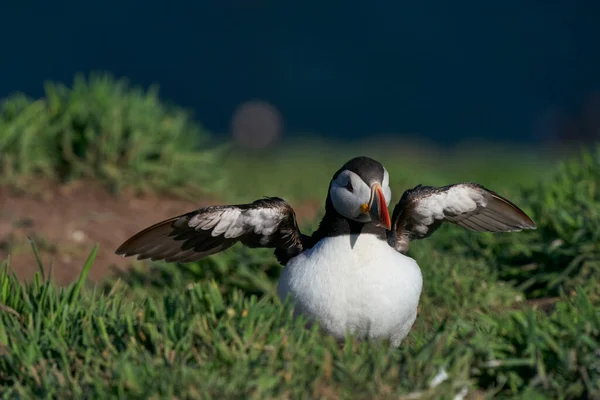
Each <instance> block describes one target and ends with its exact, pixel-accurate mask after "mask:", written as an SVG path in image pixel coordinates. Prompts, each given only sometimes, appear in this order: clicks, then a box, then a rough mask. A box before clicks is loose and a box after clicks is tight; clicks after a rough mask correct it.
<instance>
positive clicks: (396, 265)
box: [277, 234, 423, 346]
mask: <svg viewBox="0 0 600 400" xmlns="http://www.w3.org/2000/svg"><path fill="white" fill-rule="evenodd" d="M422 285H423V278H422V276H421V270H420V268H419V266H418V265H417V263H416V262H415V260H413V259H412V258H410V257H407V256H405V255H403V254H401V253H399V252H397V251H396V250H395V249H393V248H392V247H390V246H389V244H388V243H387V242H385V241H383V240H381V239H379V238H377V237H376V236H374V235H370V234H361V235H343V236H335V237H329V238H324V239H322V240H320V241H319V242H318V243H317V244H316V245H315V246H314V247H313V248H311V249H308V250H306V251H304V252H302V253H300V254H299V255H298V256H296V257H294V258H293V259H291V260H290V261H289V262H288V264H287V265H286V267H285V268H284V269H283V272H282V275H281V277H280V279H279V284H278V290H277V291H278V294H279V297H280V299H281V300H282V301H284V300H285V299H286V297H287V296H288V295H289V296H290V297H291V300H292V302H293V304H294V310H295V312H296V313H302V314H304V315H305V316H306V317H308V318H309V319H311V320H314V319H317V320H318V321H319V322H320V324H321V326H322V327H323V328H324V329H325V330H326V331H328V332H329V333H330V334H331V335H333V336H334V337H336V338H337V339H339V340H343V339H344V337H345V335H346V332H347V331H348V332H351V333H354V334H355V335H357V336H359V337H361V338H367V337H368V338H371V339H389V340H390V341H391V343H392V345H394V346H398V345H400V342H401V341H402V339H404V337H406V335H407V334H408V332H409V331H410V328H411V327H412V325H413V323H414V321H415V318H416V315H417V306H418V304H419V298H420V295H421V289H422Z"/></svg>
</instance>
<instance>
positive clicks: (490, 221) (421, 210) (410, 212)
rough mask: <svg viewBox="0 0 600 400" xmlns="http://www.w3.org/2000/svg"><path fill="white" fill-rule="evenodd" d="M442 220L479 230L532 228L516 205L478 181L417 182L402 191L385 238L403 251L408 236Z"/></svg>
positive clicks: (413, 237)
mask: <svg viewBox="0 0 600 400" xmlns="http://www.w3.org/2000/svg"><path fill="white" fill-rule="evenodd" d="M444 221H449V222H452V223H454V224H457V225H459V226H462V227H465V228H468V229H471V230H474V231H482V232H516V231H520V230H523V229H535V228H536V226H535V223H534V222H533V221H532V220H531V218H529V216H527V214H525V213H524V212H523V211H522V210H521V209H520V208H519V207H517V206H516V205H515V204H513V203H512V202H510V201H509V200H507V199H505V198H503V197H502V196H500V195H499V194H497V193H494V192H492V191H491V190H488V189H486V188H484V187H483V186H481V185H479V184H476V183H459V184H455V185H448V186H443V187H439V188H436V187H431V186H421V185H418V186H416V187H415V188H413V189H410V190H407V191H405V192H404V194H403V195H402V198H401V199H400V201H399V202H398V204H397V205H396V207H395V208H394V212H393V214H392V229H391V231H390V232H389V236H388V240H389V242H390V245H392V246H393V247H394V248H396V250H398V251H400V252H402V253H405V252H406V251H407V250H408V244H409V242H410V241H411V240H416V239H423V238H426V237H428V236H430V235H431V234H432V233H433V232H434V231H435V230H436V229H438V228H439V227H440V225H441V224H442V222H444Z"/></svg>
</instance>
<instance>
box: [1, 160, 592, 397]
mask: <svg viewBox="0 0 600 400" xmlns="http://www.w3.org/2000/svg"><path fill="white" fill-rule="evenodd" d="M295 151H296V153H295V154H300V153H299V152H298V148H296V150H295ZM288 154H290V153H288ZM382 154H383V152H382ZM383 156H384V157H385V154H383ZM274 157H275V156H274ZM298 157H299V158H297V159H296V160H297V162H296V163H295V164H294V165H296V166H297V167H298V168H300V166H302V168H305V169H309V168H313V169H314V171H315V172H314V174H311V175H310V176H311V177H312V178H310V179H306V181H307V182H308V183H303V182H304V180H303V179H294V180H293V181H294V182H296V183H298V182H300V183H299V184H301V185H307V187H306V188H305V189H298V192H296V193H297V196H292V197H293V198H296V199H302V198H303V196H304V192H305V191H306V192H309V191H310V193H312V194H314V193H320V194H322V193H324V189H323V188H322V187H321V186H322V185H323V183H322V182H321V179H325V182H326V181H328V179H329V175H331V173H332V171H333V169H331V167H332V166H334V165H335V167H334V168H337V167H339V165H338V164H339V163H338V161H339V159H341V158H345V157H346V153H344V152H343V151H340V152H339V153H335V155H334V156H332V159H331V160H329V159H327V160H323V159H322V158H319V157H316V156H315V157H314V159H313V158H312V157H305V158H304V159H301V158H300V156H299V155H298ZM389 157H390V158H389V159H388V160H391V161H393V160H392V158H391V156H389ZM517 158H518V157H517ZM309 160H313V164H310V166H309V164H308V163H307V161H309ZM441 162H444V161H443V160H442V161H441ZM482 163H483V164H482ZM485 163H492V161H490V159H487V158H486V159H485V160H483V161H481V162H480V163H479V164H477V163H475V162H473V161H472V160H471V164H470V165H471V169H472V170H471V175H470V176H476V175H477V174H483V172H481V171H482V170H484V168H483V167H482V168H481V169H477V168H474V167H473V166H477V165H479V166H481V165H484V166H485ZM242 164H243V163H242V162H240V164H239V165H242ZM386 164H387V165H394V163H386ZM397 164H399V165H404V166H405V167H410V166H411V165H412V164H411V163H410V162H408V160H404V161H403V162H402V163H397ZM236 165H237V164H230V165H229V168H230V169H231V170H234V169H235V168H238V167H237V166H236ZM253 165H254V164H253ZM256 165H257V169H256V170H255V169H253V171H261V168H266V165H267V163H266V162H263V164H261V162H260V161H256ZM261 165H262V167H261ZM277 165H280V166H281V168H278V169H277V170H276V172H274V173H272V174H270V175H266V176H269V177H270V180H269V185H270V186H268V187H263V188H260V190H259V189H257V188H253V189H252V188H251V190H256V191H257V192H258V191H267V189H270V190H281V191H287V190H288V189H287V188H288V187H286V186H285V185H291V184H290V183H288V182H289V181H290V179H289V176H290V174H293V173H298V170H296V171H293V170H292V169H287V168H288V167H286V166H285V165H284V164H283V163H281V164H277ZM392 168H397V169H395V170H394V173H396V172H398V173H400V174H401V176H400V177H399V178H394V179H397V180H396V181H395V182H394V184H393V185H395V186H396V187H401V186H403V185H404V184H406V183H408V182H413V181H414V179H415V178H414V177H413V176H411V175H412V172H411V171H404V173H403V174H402V168H399V167H388V169H392ZM513 168H516V167H513ZM325 170H328V171H327V175H328V177H327V178H324V177H325V174H326V172H325ZM456 171H458V169H457V170H454V171H445V172H444V173H443V174H440V175H435V176H434V174H433V173H431V175H429V173H427V174H424V175H425V178H431V179H428V181H427V182H425V183H433V184H438V182H440V183H448V182H447V181H446V182H441V181H444V180H447V179H450V178H451V177H452V174H456V176H459V173H457V172H456ZM478 171H479V172H478ZM390 173H392V171H390ZM245 174H246V175H245V176H248V175H249V174H248V172H247V166H246V173H245ZM257 174H260V175H262V177H263V178H264V176H265V175H263V174H262V172H257ZM465 175H468V174H465ZM527 175H528V174H524V176H527ZM422 176H423V175H421V174H420V173H419V177H422ZM461 176H462V175H461ZM516 176H520V175H518V174H517V173H516V172H514V171H511V170H510V169H509V168H507V169H506V170H505V171H499V172H497V175H496V177H495V178H494V177H489V178H487V179H486V178H485V177H484V176H483V175H480V177H481V179H478V180H480V181H481V180H482V179H483V180H484V181H483V183H484V184H486V183H487V182H497V183H501V182H504V184H505V185H506V186H507V187H509V189H508V190H509V192H510V198H511V199H514V200H515V201H516V202H517V203H518V204H519V205H523V207H524V208H525V209H526V211H527V212H529V213H531V215H532V216H533V217H534V219H535V220H536V222H537V223H538V229H537V230H536V231H529V232H523V233H519V234H505V235H494V234H477V233H473V232H469V231H466V230H462V229H460V228H457V227H453V226H446V227H443V228H442V229H440V230H439V231H438V232H436V234H435V235H434V236H432V237H431V238H429V239H427V240H424V241H421V242H417V243H414V245H413V246H412V248H411V252H410V255H411V256H412V257H414V258H415V259H416V260H417V261H418V262H419V264H420V265H421V267H422V270H423V274H424V292H423V295H422V301H421V307H420V313H419V317H418V319H417V322H416V324H415V326H414V328H413V330H412V331H411V333H410V335H409V337H408V338H407V340H406V341H405V342H404V343H403V345H402V347H401V348H400V349H395V350H394V349H390V348H389V347H388V346H387V345H386V343H365V342H358V341H355V340H353V339H352V338H348V339H347V341H346V345H345V346H344V347H343V348H340V347H338V346H337V345H336V344H335V343H334V341H333V340H332V339H331V338H330V337H328V336H327V335H324V334H323V333H321V332H320V331H319V330H318V329H316V328H315V329H311V330H306V329H305V328H304V327H303V324H302V321H301V320H293V319H292V318H291V314H290V308H289V307H288V306H287V305H281V304H280V303H279V301H278V300H277V298H276V297H275V294H274V289H275V284H276V280H277V277H278V275H279V273H280V271H281V267H279V266H278V265H277V263H276V262H275V260H274V258H273V257H272V255H271V252H270V251H268V250H263V249H256V250H249V249H245V248H243V247H241V246H235V247H234V248H232V249H230V250H228V251H227V252H224V253H221V254H219V255H216V256H214V257H211V258H209V259H206V260H203V261H201V262H198V263H193V264H189V265H168V264H164V263H154V264H152V265H150V266H147V265H144V266H142V265H137V266H136V268H135V269H134V270H133V271H132V272H130V273H126V274H123V275H122V276H120V277H119V278H118V279H117V280H116V281H114V280H113V281H109V282H106V283H104V284H101V285H97V286H96V287H95V288H90V287H88V286H86V285H84V283H85V280H86V275H87V273H88V271H89V269H90V268H91V265H92V263H93V260H94V255H95V252H96V251H97V249H94V250H93V251H92V253H91V255H90V258H89V259H88V261H87V263H86V264H85V265H84V266H83V268H82V273H81V277H80V279H79V280H78V281H76V282H74V283H72V284H71V285H70V286H68V287H59V286H57V285H55V284H53V283H52V281H51V276H48V277H44V276H43V275H42V272H43V269H42V267H41V265H40V273H39V274H37V275H36V277H35V279H34V280H33V281H32V282H30V283H22V282H19V281H18V280H17V279H16V278H15V277H14V276H13V275H12V274H11V273H10V272H9V271H10V260H7V262H6V263H5V265H4V269H3V270H2V272H1V273H0V304H2V310H0V387H1V388H2V389H1V390H0V393H1V396H3V397H4V398H34V397H35V398H38V397H53V398H65V397H77V398H81V397H85V398H111V397H113V398H352V399H356V398H358V399H361V398H365V399H367V398H405V399H415V398H421V399H434V398H435V399H437V398H441V399H446V398H447V399H452V398H454V396H456V395H464V394H465V393H466V394H467V396H469V398H482V397H499V398H527V399H536V398H539V399H542V398H549V399H555V398H565V399H579V398H600V313H599V311H598V310H599V309H600V290H599V289H598V288H599V287H600V286H599V285H598V283H599V278H600V245H599V244H600V201H599V200H600V187H598V182H600V179H599V177H600V151H587V152H584V153H583V154H582V155H580V156H578V157H576V158H574V159H573V160H572V161H569V162H567V163H564V164H562V165H561V166H560V167H559V168H558V169H556V168H553V172H552V174H548V175H545V172H544V179H535V178H534V177H533V173H531V174H529V176H530V177H531V178H530V179H529V182H528V183H527V184H525V185H524V186H520V185H517V184H516V182H515V180H516V179H515V177H516ZM539 176H540V175H538V177H539ZM252 179H257V178H254V177H249V178H248V181H249V182H248V186H249V187H251V186H252V183H251V180H252ZM403 180H404V181H403ZM461 180H462V179H461ZM317 182H319V183H317ZM311 183H312V184H315V186H313V185H311ZM417 183H418V182H417ZM319 185H321V186H319ZM325 185H326V183H325ZM494 186H495V185H494ZM393 187H394V186H393ZM292 189H293V188H292ZM494 189H496V187H494ZM292 192H293V191H292ZM252 194H254V193H252ZM263 194H270V192H263V193H261V195H263ZM234 195H235V193H233V194H232V196H234ZM398 195H399V193H398V190H396V196H398ZM314 224H315V222H314V221H313V222H307V223H305V224H304V226H303V228H311V227H313V226H314ZM34 250H35V246H34ZM542 301H543V302H545V303H546V304H549V305H547V306H544V307H542V306H540V302H542Z"/></svg>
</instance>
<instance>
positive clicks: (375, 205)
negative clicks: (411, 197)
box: [369, 183, 392, 230]
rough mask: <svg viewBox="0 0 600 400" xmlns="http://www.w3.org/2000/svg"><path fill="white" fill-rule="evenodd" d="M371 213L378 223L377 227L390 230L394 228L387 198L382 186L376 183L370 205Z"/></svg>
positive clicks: (372, 189)
mask: <svg viewBox="0 0 600 400" xmlns="http://www.w3.org/2000/svg"><path fill="white" fill-rule="evenodd" d="M369 212H370V214H371V217H372V218H373V219H375V220H377V221H379V222H378V224H377V226H380V227H382V228H385V229H387V230H390V229H391V228H392V222H391V220H390V213H389V211H388V208H387V204H385V196H384V195H383V191H382V190H381V185H380V184H379V183H375V184H374V185H373V186H372V187H371V202H370V204H369Z"/></svg>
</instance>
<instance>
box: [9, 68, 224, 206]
mask: <svg viewBox="0 0 600 400" xmlns="http://www.w3.org/2000/svg"><path fill="white" fill-rule="evenodd" d="M208 139H209V135H208V133H207V132H206V131H204V130H203V129H202V128H201V127H200V126H199V125H198V124H197V123H196V122H195V121H194V120H193V119H192V117H191V115H190V114H189V113H188V112H187V111H186V110H183V109H181V108H179V107H176V106H171V105H168V104H166V103H164V102H162V101H161V100H160V98H159V94H158V88H157V87H152V88H150V89H149V90H143V89H142V88H139V87H131V86H130V85H129V84H128V82H127V81H126V80H124V79H119V80H117V79H114V78H113V77H112V76H110V75H108V74H91V75H90V76H89V78H87V79H86V78H85V77H84V76H77V77H76V78H75V80H74V82H73V85H72V87H67V86H65V85H63V84H60V83H55V82H48V83H47V84H46V85H45V95H44V97H43V98H40V99H30V98H28V97H27V96H25V95H23V94H20V93H16V94H14V95H12V96H10V97H9V98H8V99H6V100H4V101H3V102H2V104H1V106H0V155H1V158H0V182H1V183H4V184H11V185H14V186H16V187H20V188H28V187H30V185H31V184H32V183H35V181H36V179H39V178H40V177H44V178H50V179H53V180H58V181H61V182H65V181H70V180H76V179H80V178H94V179H97V180H99V181H100V182H102V183H103V184H104V185H105V186H106V187H107V188H109V189H111V190H112V191H115V192H120V191H121V190H122V189H124V188H126V189H128V190H135V191H138V192H139V191H153V192H169V193H173V194H179V195H185V194H187V195H190V194H194V193H195V194H197V193H199V192H202V193H213V192H215V191H217V190H219V189H220V188H222V185H223V184H224V182H225V180H224V177H223V171H222V170H221V169H220V168H218V161H219V160H220V158H221V156H222V152H223V148H209V147H208V145H207V141H208Z"/></svg>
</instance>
